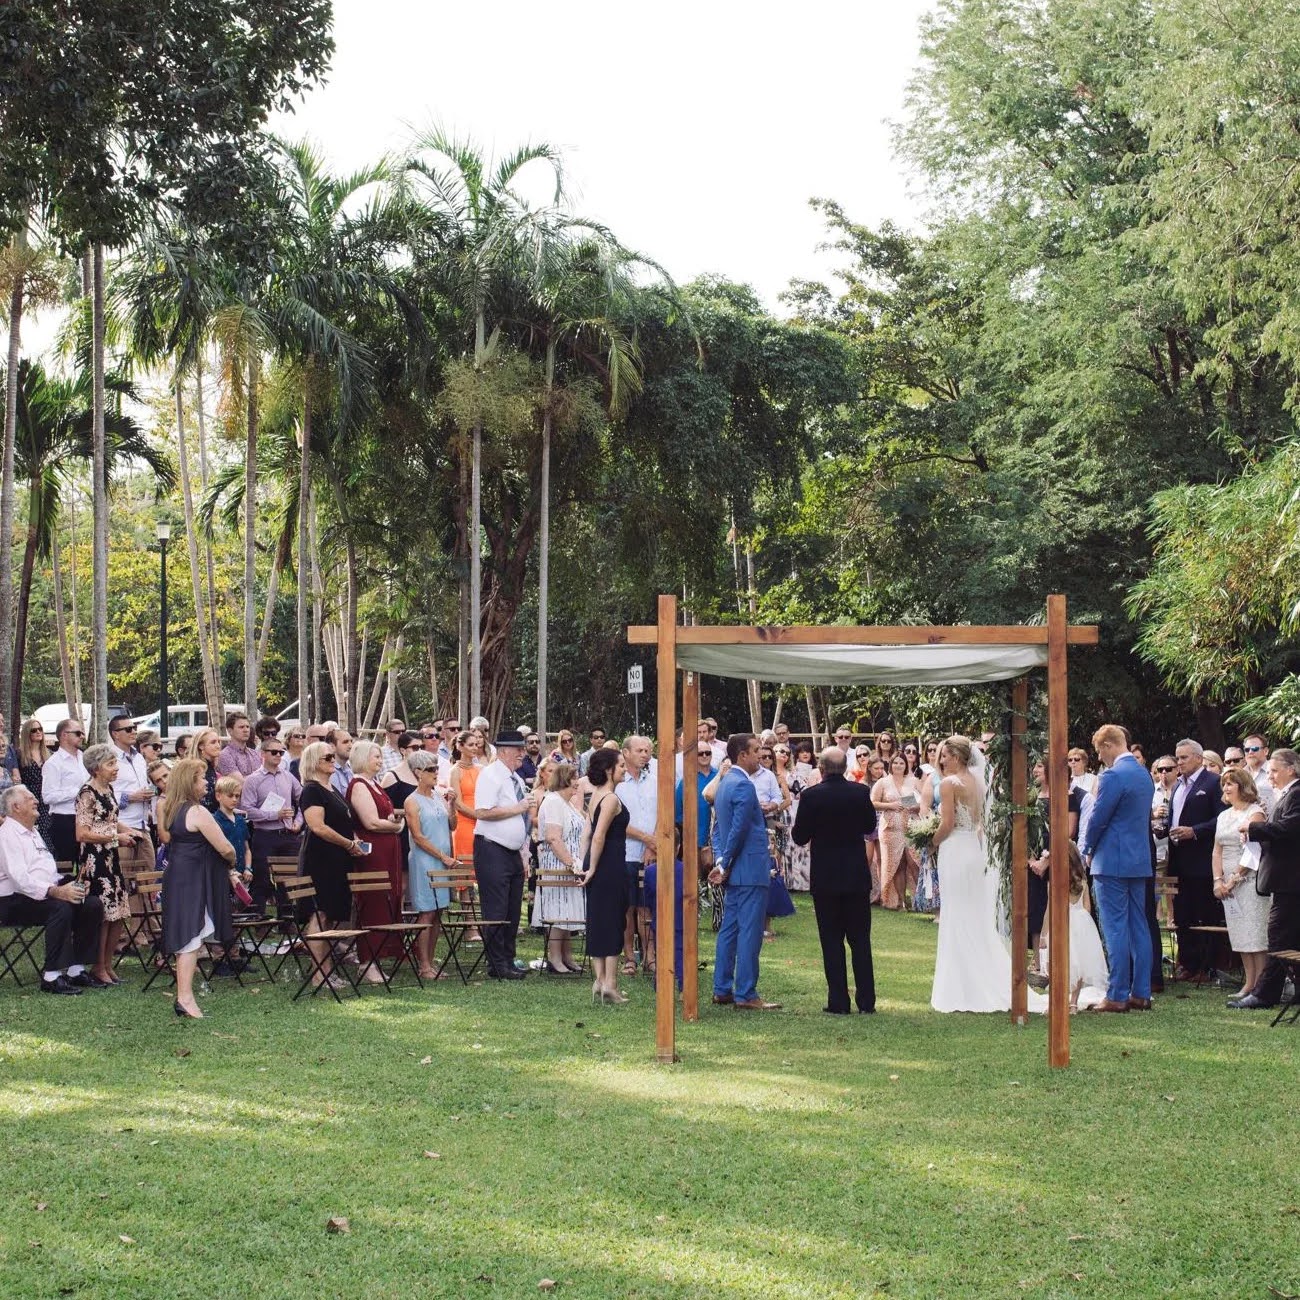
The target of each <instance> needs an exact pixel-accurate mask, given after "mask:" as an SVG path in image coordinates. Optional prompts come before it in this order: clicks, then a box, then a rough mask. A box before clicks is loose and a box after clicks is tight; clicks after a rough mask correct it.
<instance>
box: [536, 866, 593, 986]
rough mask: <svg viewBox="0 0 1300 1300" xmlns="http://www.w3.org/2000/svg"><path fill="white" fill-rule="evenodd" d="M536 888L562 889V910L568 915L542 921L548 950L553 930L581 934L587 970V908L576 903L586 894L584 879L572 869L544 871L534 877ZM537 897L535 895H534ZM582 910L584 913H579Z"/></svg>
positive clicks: (583, 966)
mask: <svg viewBox="0 0 1300 1300" xmlns="http://www.w3.org/2000/svg"><path fill="white" fill-rule="evenodd" d="M534 881H535V883H534V890H535V891H536V890H542V889H545V890H559V891H562V892H561V893H560V896H559V901H560V910H561V912H563V913H566V915H562V916H559V917H547V918H546V919H545V920H544V921H543V922H542V923H541V928H542V934H543V941H544V943H545V944H546V951H547V952H549V951H550V941H551V931H552V930H554V929H556V928H559V929H562V930H568V931H570V933H571V934H575V935H579V936H581V941H582V969H583V970H584V971H585V970H586V969H587V967H588V959H587V916H586V908H585V907H583V908H581V909H580V908H578V907H577V906H576V903H577V901H578V900H579V899H581V898H583V897H584V896H585V892H586V891H585V888H584V886H583V883H582V880H581V879H580V878H579V877H578V876H575V875H574V874H573V872H572V871H542V870H539V871H538V872H537V875H536V877H535V878H534ZM534 897H535V895H534ZM579 911H581V912H582V915H581V916H578V915H577V913H578V912H579ZM542 962H543V969H545V962H546V958H545V957H543V959H542Z"/></svg>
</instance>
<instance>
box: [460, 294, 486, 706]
mask: <svg viewBox="0 0 1300 1300" xmlns="http://www.w3.org/2000/svg"><path fill="white" fill-rule="evenodd" d="M486 333H487V322H486V320H485V318H484V316H483V313H482V312H481V311H480V312H479V314H478V319H477V320H476V321H475V323H474V370H475V372H477V371H478V370H479V369H480V367H481V366H482V364H483V354H484V352H485V351H486V349H487V340H486V337H485V335H486ZM482 490H483V421H482V420H475V421H474V445H473V449H472V452H471V463H470V485H469V510H470V529H469V533H470V536H469V601H470V607H469V627H470V636H471V637H472V638H473V641H472V642H471V644H472V647H473V650H472V659H471V662H470V688H469V693H470V702H469V707H470V712H471V713H473V714H474V716H475V717H479V716H480V715H481V712H482V709H483V644H482V642H483V510H482V505H483V502H482ZM461 721H462V722H467V721H468V720H467V719H465V718H462V719H461Z"/></svg>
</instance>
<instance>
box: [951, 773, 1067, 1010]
mask: <svg viewBox="0 0 1300 1300" xmlns="http://www.w3.org/2000/svg"><path fill="white" fill-rule="evenodd" d="M949 779H951V778H949ZM957 796H958V797H957V807H956V813H955V820H954V823H953V832H952V834H951V835H949V836H948V838H947V839H946V840H944V842H943V843H942V844H940V845H939V898H940V901H941V911H940V917H939V951H938V955H937V956H936V958H935V963H934V991H933V992H932V993H931V994H930V1005H931V1006H932V1007H933V1008H934V1009H935V1010H936V1011H1010V1010H1011V954H1010V953H1009V952H1008V951H1007V948H1006V945H1005V944H1004V943H1003V942H1002V936H1001V935H1000V934H999V933H998V927H997V920H996V917H997V895H998V874H997V872H996V871H991V870H989V868H988V855H987V854H986V852H985V850H984V841H983V839H982V838H981V835H980V829H979V825H980V824H979V820H978V819H977V818H976V817H975V815H974V814H972V812H971V810H970V808H969V807H968V806H967V805H966V803H965V802H964V801H963V800H962V798H961V792H960V790H958V791H957ZM1029 1010H1030V1011H1037V1012H1045V1011H1046V1010H1047V999H1046V998H1045V997H1044V996H1043V995H1042V994H1041V993H1036V992H1034V990H1033V989H1030V990H1029Z"/></svg>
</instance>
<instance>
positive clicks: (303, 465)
mask: <svg viewBox="0 0 1300 1300" xmlns="http://www.w3.org/2000/svg"><path fill="white" fill-rule="evenodd" d="M310 487H311V361H310V359H309V360H308V362H307V368H306V374H305V376H304V379H303V400H302V447H301V449H300V452H299V462H298V705H299V708H298V716H299V718H300V719H301V720H302V725H303V727H304V729H305V728H307V727H309V726H310V725H311V724H312V723H313V722H314V721H315V720H316V718H315V703H316V702H315V700H314V699H313V698H312V689H311V678H310V676H309V675H308V673H309V665H308V660H307V591H308V587H309V584H310V581H311V578H310V573H311V558H310V555H309V553H308V550H307V515H308V510H309V508H310V503H309V500H308V498H309V497H310V495H311V493H310Z"/></svg>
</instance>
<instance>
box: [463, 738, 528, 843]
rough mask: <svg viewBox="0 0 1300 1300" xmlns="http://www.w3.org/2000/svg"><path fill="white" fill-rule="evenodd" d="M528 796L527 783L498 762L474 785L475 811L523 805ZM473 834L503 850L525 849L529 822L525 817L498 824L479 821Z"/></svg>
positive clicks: (487, 767) (493, 762)
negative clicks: (525, 796)
mask: <svg viewBox="0 0 1300 1300" xmlns="http://www.w3.org/2000/svg"><path fill="white" fill-rule="evenodd" d="M525 793H526V791H525V790H524V783H523V782H522V781H521V780H520V779H519V778H518V777H517V776H516V775H515V774H514V773H513V772H512V771H511V770H510V769H509V768H508V767H507V766H506V765H505V764H504V763H503V762H502V761H501V760H500V759H499V758H498V759H494V760H493V761H492V762H491V763H489V764H488V765H487V766H486V767H485V768H484V769H483V770H482V771H481V772H480V773H479V774H478V781H477V782H476V783H475V785H474V807H475V808H485V809H487V808H505V807H508V806H509V805H511V804H516V803H522V802H523V799H524V795H525ZM474 834H475V835H481V836H482V837H483V838H484V839H485V840H491V841H492V843H493V844H499V845H501V847H502V848H503V849H522V848H523V847H524V841H525V840H527V838H528V819H527V818H526V817H525V816H524V815H523V813H520V814H519V816H518V817H503V818H501V819H500V820H499V821H485V820H484V819H483V818H481V817H480V818H479V819H478V820H477V821H475V823H474Z"/></svg>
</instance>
